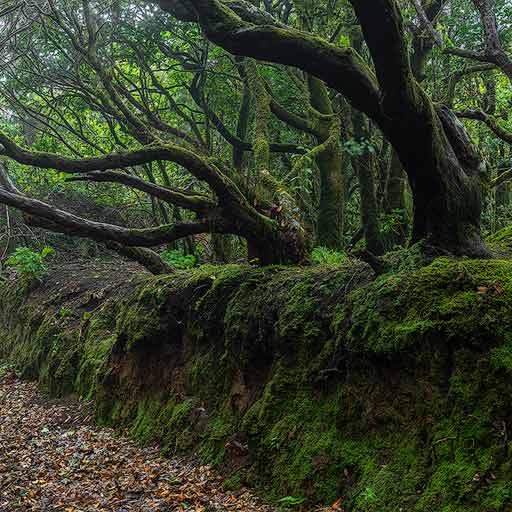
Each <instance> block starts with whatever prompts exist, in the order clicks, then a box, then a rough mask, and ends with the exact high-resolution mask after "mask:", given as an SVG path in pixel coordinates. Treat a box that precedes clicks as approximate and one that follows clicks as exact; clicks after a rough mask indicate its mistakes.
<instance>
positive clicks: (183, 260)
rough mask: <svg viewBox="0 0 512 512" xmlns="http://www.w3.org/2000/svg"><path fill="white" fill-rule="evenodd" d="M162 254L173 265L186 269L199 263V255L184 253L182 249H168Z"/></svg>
mask: <svg viewBox="0 0 512 512" xmlns="http://www.w3.org/2000/svg"><path fill="white" fill-rule="evenodd" d="M160 256H161V257H162V259H163V260H165V261H166V262H167V263H168V264H169V265H171V267H174V268H179V269H182V270H185V269H187V268H192V267H195V266H196V265H197V257H196V256H194V255H193V254H183V252H181V251H176V250H167V251H164V252H162V253H160Z"/></svg>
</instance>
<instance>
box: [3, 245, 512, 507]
mask: <svg viewBox="0 0 512 512" xmlns="http://www.w3.org/2000/svg"><path fill="white" fill-rule="evenodd" d="M416 256H417V255H415V254H410V255H407V254H405V253H404V254H401V255H400V257H399V258H397V261H398V263H396V262H395V263H393V266H394V269H395V272H394V273H388V274H385V275H382V276H379V277H378V278H375V276H374V274H373V273H372V271H371V270H370V269H369V268H368V267H367V266H366V265H365V264H363V263H360V262H356V261H351V260H347V261H344V262H343V264H342V265H340V266H339V267H314V268H289V267H270V268H265V269H261V268H254V267H250V266H236V265H229V266H224V267H217V266H205V267H201V268H199V269H195V270H194V271H192V272H190V273H185V272H180V273H178V274H176V275H171V276H164V277H159V278H148V279H146V280H145V281H144V282H142V283H141V284H140V285H139V286H138V287H137V288H136V289H135V290H133V292H131V293H129V294H126V295H125V297H124V298H123V299H122V300H119V299H117V300H111V301H108V302H106V303H105V304H103V306H102V307H99V308H97V309H96V310H95V311H93V312H91V313H90V314H87V315H84V316H83V318H82V320H81V321H80V322H76V320H73V319H72V318H70V317H69V318H68V317H66V318H60V317H59V315H58V311H59V309H60V308H61V307H62V304H60V303H59V301H57V303H56V305H55V308H54V311H53V314H43V313H42V311H41V310H40V309H39V308H38V307H37V306H36V305H35V304H34V303H29V302H27V297H26V295H20V296H19V297H18V298H17V299H16V300H17V301H18V302H17V303H16V306H15V310H16V311H19V312H26V313H27V314H28V315H27V316H25V317H22V316H21V314H20V316H16V315H15V313H14V312H15V310H14V309H9V313H6V311H5V308H4V309H2V307H3V306H4V304H6V302H4V301H5V300H7V299H6V297H11V296H15V295H16V294H15V293H14V292H13V291H12V290H11V291H9V292H1V293H0V306H2V307H0V330H1V332H2V335H3V336H5V333H8V335H9V337H10V339H9V340H8V341H5V342H2V343H0V351H1V353H2V354H8V355H9V357H10V358H11V361H16V362H17V364H18V367H19V368H20V369H22V370H23V371H24V373H25V374H26V375H27V376H39V378H40V379H41V380H42V381H43V382H46V383H47V385H48V388H49V389H50V390H51V392H52V393H56V394H59V393H66V392H69V391H74V392H76V393H78V394H80V395H82V396H85V397H88V398H94V399H95V401H96V404H97V419H98V421H100V422H101V423H102V424H107V425H112V426H114V425H116V426H118V427H125V428H128V429H129V431H130V433H131V435H133V436H134V437H135V438H136V439H138V440H139V441H140V442H144V443H146V442H152V441H157V442H158V443H159V444H160V445H161V446H162V447H163V448H164V451H165V452H166V453H169V454H175V453H195V454H196V455H198V456H199V457H200V458H201V460H203V461H204V462H207V463H212V464H215V465H217V466H218V467H220V468H222V469H223V471H224V472H226V473H227V474H228V475H231V477H230V478H228V481H227V483H226V485H227V487H230V488H236V487H239V486H240V485H241V484H247V483H248V484H252V485H256V486H258V487H259V488H261V489H262V490H264V492H265V496H267V497H268V498H269V499H272V500H279V499H281V498H282V497H283V496H299V497H301V498H306V499H307V501H308V502H311V503H322V504H326V503H327V504H329V503H333V502H334V501H336V500H337V499H338V498H339V497H342V498H343V502H344V504H345V507H346V508H347V509H350V510H351V511H354V512H363V511H364V512H368V511H384V512H388V511H389V512H391V511H393V512H395V511H396V510H400V509H403V510H412V511H422V512H423V511H425V512H426V511H431V510H436V511H442V512H462V511H466V510H469V511H471V510H474V511H479V512H480V511H491V510H492V511H506V510H508V509H507V507H508V508H509V507H510V503H511V500H512V496H511V491H510V489H511V488H512V463H511V462H510V461H511V460H512V459H511V457H512V443H510V441H509V439H508V438H509V432H510V431H511V429H512V423H511V417H510V411H511V410H512V382H511V380H510V372H511V369H512V349H511V347H512V336H511V332H512V325H510V324H511V322H512V314H511V313H512V311H511V308H512V300H511V299H512V296H511V293H512V272H511V271H512V262H510V261H506V260H491V261H477V260H452V259H448V258H440V259H437V260H435V261H433V262H432V263H430V264H429V265H426V266H421V264H420V265H418V264H417V262H418V259H417V257H416ZM9 300H10V299H9ZM59 300H61V299H59ZM9 308H10V306H9ZM25 308H26V309H25ZM27 319H28V320H27ZM72 322H74V323H72ZM64 383H66V384H65V385H64ZM70 383H71V386H70ZM233 447H235V449H233ZM245 447H247V449H246V448H245ZM237 450H238V451H237Z"/></svg>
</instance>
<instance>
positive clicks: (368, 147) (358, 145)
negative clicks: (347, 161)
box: [342, 138, 375, 156]
mask: <svg viewBox="0 0 512 512" xmlns="http://www.w3.org/2000/svg"><path fill="white" fill-rule="evenodd" d="M342 146H343V149H344V151H345V152H346V153H348V154H349V155H350V156H363V155H366V154H368V153H370V154H371V153H375V146H374V144H373V142H372V141H371V140H369V139H366V138H361V139H359V140H356V139H348V140H347V141H345V142H344V143H343V144H342Z"/></svg>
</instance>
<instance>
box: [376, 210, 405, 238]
mask: <svg viewBox="0 0 512 512" xmlns="http://www.w3.org/2000/svg"><path fill="white" fill-rule="evenodd" d="M405 219H406V212H405V211H404V210H402V209H400V208H395V209H394V210H392V211H390V212H388V213H385V214H382V215H381V217H380V222H379V229H380V232H381V234H382V235H391V234H399V233H400V230H401V227H402V226H403V225H404V223H405Z"/></svg>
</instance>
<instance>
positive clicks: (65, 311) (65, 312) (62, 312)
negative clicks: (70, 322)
mask: <svg viewBox="0 0 512 512" xmlns="http://www.w3.org/2000/svg"><path fill="white" fill-rule="evenodd" d="M59 316H60V317H61V318H69V317H71V316H73V310H72V309H70V308H66V307H64V306H62V307H61V308H60V309H59Z"/></svg>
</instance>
